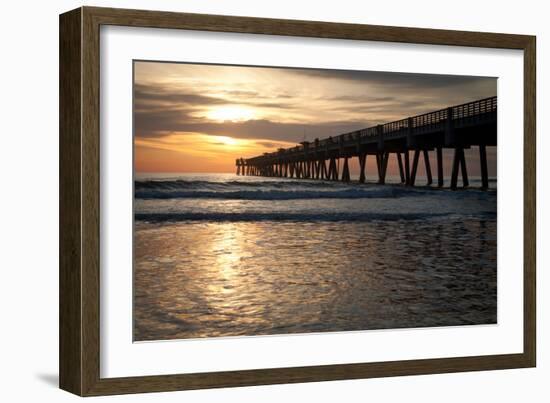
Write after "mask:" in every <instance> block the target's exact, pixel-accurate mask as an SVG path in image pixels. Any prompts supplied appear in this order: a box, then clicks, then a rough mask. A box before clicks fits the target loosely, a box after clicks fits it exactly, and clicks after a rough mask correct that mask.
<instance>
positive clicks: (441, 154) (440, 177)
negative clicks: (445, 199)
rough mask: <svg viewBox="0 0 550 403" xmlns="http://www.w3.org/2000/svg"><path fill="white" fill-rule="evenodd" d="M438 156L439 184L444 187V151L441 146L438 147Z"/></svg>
mask: <svg viewBox="0 0 550 403" xmlns="http://www.w3.org/2000/svg"><path fill="white" fill-rule="evenodd" d="M436 156H437V186H438V187H443V180H444V179H443V151H442V149H441V147H437V148H436Z"/></svg>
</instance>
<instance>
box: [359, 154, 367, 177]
mask: <svg viewBox="0 0 550 403" xmlns="http://www.w3.org/2000/svg"><path fill="white" fill-rule="evenodd" d="M366 169H367V153H362V154H359V182H360V183H365V179H366V178H367V176H366V175H367V174H366Z"/></svg>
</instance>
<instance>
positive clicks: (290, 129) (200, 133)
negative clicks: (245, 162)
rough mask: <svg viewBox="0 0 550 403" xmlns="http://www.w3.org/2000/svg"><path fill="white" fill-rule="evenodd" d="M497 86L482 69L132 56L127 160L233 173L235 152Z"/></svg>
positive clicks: (461, 99)
mask: <svg viewBox="0 0 550 403" xmlns="http://www.w3.org/2000/svg"><path fill="white" fill-rule="evenodd" d="M496 92H497V88H496V79H495V78H485V77H465V76H443V75H419V74H400V73H384V72H363V71H342V70H310V69H284V68H265V67H241V66H218V65H200V64H182V63H157V62H135V64H134V133H135V164H136V166H135V168H136V171H137V172H235V159H236V158H239V157H244V158H247V157H253V156H255V155H259V154H262V153H264V152H270V151H274V150H276V149H277V148H280V147H291V146H294V145H295V144H296V143H298V142H300V141H303V140H304V138H305V139H307V140H313V139H315V138H324V137H328V136H335V135H338V134H340V133H344V132H348V131H352V130H356V129H361V128H365V127H369V126H373V125H376V124H379V123H385V122H389V121H393V120H398V119H401V118H405V117H408V116H413V115H418V114H421V113H424V112H430V111H432V110H436V109H440V108H444V107H446V106H450V105H455V104H460V103H465V102H468V101H472V100H476V99H480V98H485V97H490V96H493V95H496ZM489 160H490V171H494V169H493V168H495V167H496V163H495V155H494V150H491V151H490V154H489ZM389 169H390V174H391V172H392V171H393V168H392V166H391V162H390V167H389ZM367 170H368V167H367ZM474 174H475V172H474ZM490 174H491V172H490Z"/></svg>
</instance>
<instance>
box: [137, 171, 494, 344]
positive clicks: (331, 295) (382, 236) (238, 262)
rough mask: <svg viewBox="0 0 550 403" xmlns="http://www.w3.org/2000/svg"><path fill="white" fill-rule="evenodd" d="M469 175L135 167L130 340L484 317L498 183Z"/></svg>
mask: <svg viewBox="0 0 550 403" xmlns="http://www.w3.org/2000/svg"><path fill="white" fill-rule="evenodd" d="M392 181H393V182H397V180H396V178H390V180H389V182H392ZM470 182H471V186H472V188H471V189H467V190H457V191H451V190H447V189H443V190H438V189H436V188H427V187H415V188H408V187H404V186H402V185H399V184H396V183H394V184H392V183H389V184H386V185H377V184H375V183H366V184H359V183H350V184H344V183H340V182H327V181H318V180H303V179H300V180H296V179H285V178H264V177H256V176H237V175H234V174H181V175H180V174H151V175H138V176H136V179H135V182H134V196H135V198H134V279H133V291H134V312H133V315H134V340H135V341H146V340H168V339H186V338H202V337H227V336H255V335H268V334H288V333H310V332H336V331H359V330H373V329H395V328H414V327H434V326H457V325H475V324H494V323H496V321H497V271H496V268H497V259H496V255H497V249H496V234H497V232H496V211H497V210H496V205H497V191H496V181H495V180H492V181H491V189H490V190H488V191H481V190H476V189H474V188H473V187H475V186H479V180H478V179H475V178H474V179H473V180H471V181H470ZM417 183H424V182H423V178H418V179H417Z"/></svg>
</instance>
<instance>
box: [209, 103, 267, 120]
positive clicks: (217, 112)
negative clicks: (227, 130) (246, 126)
mask: <svg viewBox="0 0 550 403" xmlns="http://www.w3.org/2000/svg"><path fill="white" fill-rule="evenodd" d="M255 116H256V114H255V113H254V111H253V110H252V109H250V108H245V107H241V106H220V107H216V108H212V109H210V110H209V111H208V112H207V113H206V117H207V118H208V119H210V120H216V121H218V122H244V121H246V120H251V119H254V117H255Z"/></svg>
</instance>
